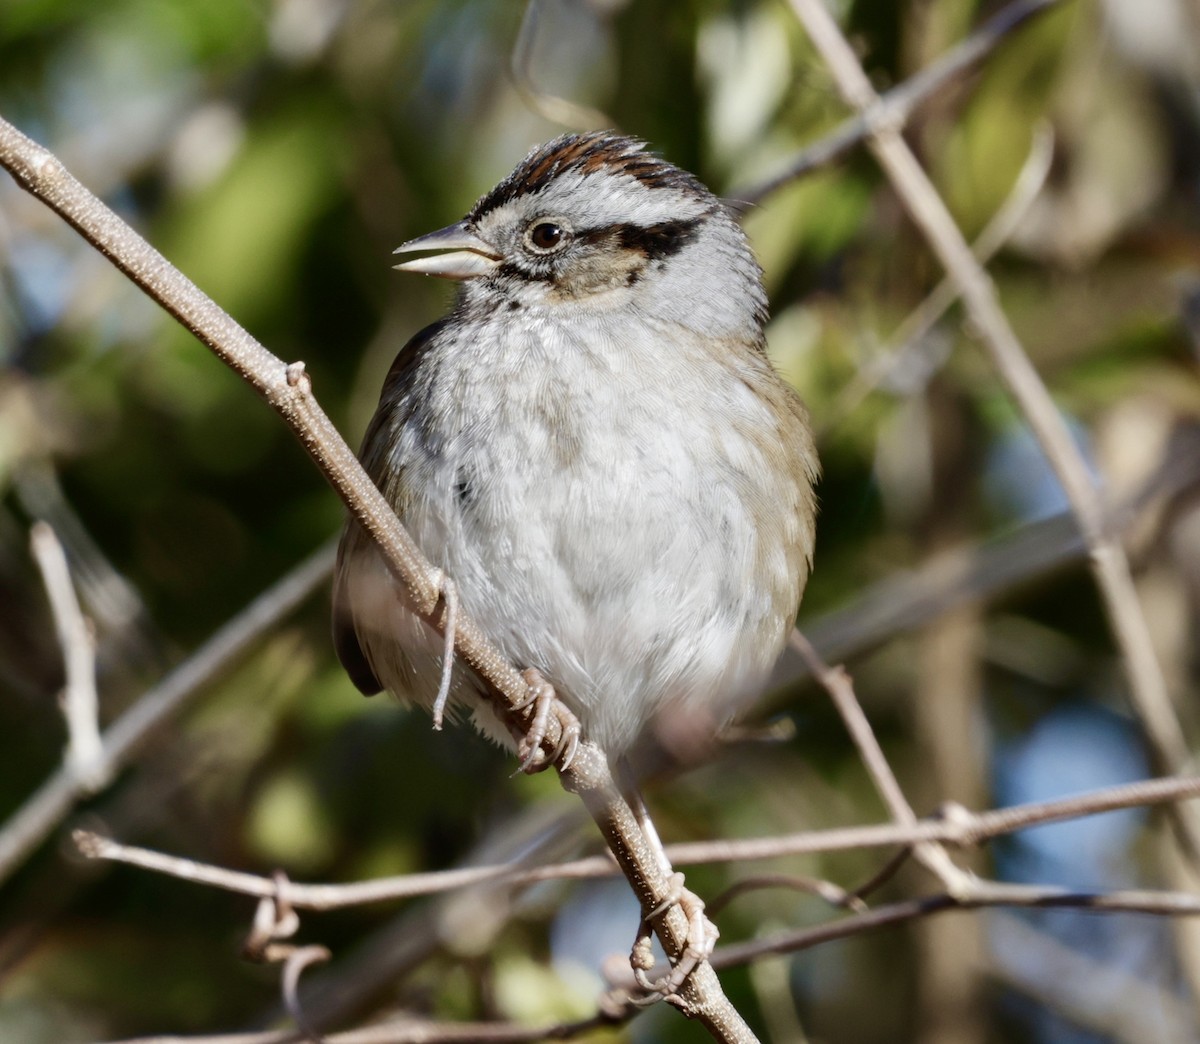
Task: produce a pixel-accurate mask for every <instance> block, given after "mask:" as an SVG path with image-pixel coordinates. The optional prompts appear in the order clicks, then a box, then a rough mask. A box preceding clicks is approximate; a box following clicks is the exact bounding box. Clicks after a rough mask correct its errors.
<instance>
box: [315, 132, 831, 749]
mask: <svg viewBox="0 0 1200 1044" xmlns="http://www.w3.org/2000/svg"><path fill="white" fill-rule="evenodd" d="M396 252H397V253H403V254H410V253H419V254H421V255H422V256H419V257H416V258H414V259H412V260H408V261H406V262H404V263H402V264H399V265H397V266H396V268H397V269H399V270H401V271H404V272H411V273H419V274H425V275H429V276H436V277H440V278H443V279H449V280H454V281H456V282H457V284H458V291H457V296H456V300H455V303H454V305H453V308H452V309H451V311H450V312H449V313H448V314H447V315H446V316H445V317H444V318H442V319H440V320H438V321H437V322H434V323H433V324H432V325H430V326H428V327H427V328H425V329H424V330H422V331H421V332H419V333H417V334H416V336H414V337H413V338H412V339H411V340H410V341H409V342H408V344H406V345H405V347H404V348H403V349H402V350H401V351H400V353H399V354H398V355H397V357H396V360H395V362H394V364H393V365H392V367H391V370H390V371H389V373H388V375H387V377H386V380H385V381H384V384H383V389H382V392H381V396H380V400H379V405H378V408H377V410H376V412H375V414H374V416H373V418H372V419H371V421H370V423H369V426H368V428H367V431H366V435H365V437H364V440H363V444H362V449H361V452H360V459H361V461H362V463H363V465H364V466H365V468H366V471H367V473H368V474H369V475H370V477H371V479H372V480H373V481H374V482H375V484H376V485H377V486H378V488H379V489H380V491H381V492H382V493H383V495H384V497H385V498H386V499H387V500H388V502H389V503H390V504H391V506H392V507H393V508H394V510H395V512H396V514H397V516H398V517H399V519H400V521H401V522H402V523H403V524H404V525H405V527H406V528H407V529H408V531H409V532H410V533H411V535H412V537H413V538H414V540H415V541H416V543H417V545H418V546H419V547H420V549H421V550H422V551H423V552H424V554H425V555H426V557H427V558H428V559H429V560H430V562H431V563H433V564H434V565H435V566H436V567H437V568H438V569H440V570H441V571H442V575H443V576H445V577H448V578H451V579H452V581H453V589H454V592H455V597H456V600H457V605H458V609H459V611H461V612H464V613H467V614H469V615H470V617H471V618H472V619H473V620H474V622H475V623H476V625H477V626H478V627H479V629H480V630H481V631H482V632H483V634H484V635H485V636H486V637H488V638H489V639H490V640H491V641H492V642H493V643H494V644H495V645H496V646H497V647H498V648H499V649H500V651H501V652H502V653H503V654H504V655H505V656H507V657H508V658H509V659H510V660H511V661H512V662H513V663H514V664H516V665H517V666H518V667H519V668H521V669H522V670H526V671H527V672H529V673H528V674H527V678H528V679H530V680H531V681H536V682H538V683H540V684H543V685H544V687H545V691H546V692H548V693H549V694H550V695H551V696H554V697H555V698H557V699H558V700H561V701H562V703H563V704H564V705H565V706H566V708H568V709H569V711H570V712H571V713H572V714H573V715H574V717H575V719H577V721H578V726H579V731H580V733H581V735H582V737H583V738H584V739H585V740H587V741H589V742H593V743H595V744H597V745H598V746H599V747H600V748H601V749H602V750H603V751H604V752H605V754H606V756H607V757H608V759H609V760H610V762H615V761H618V760H620V759H623V758H625V757H626V756H627V755H628V754H629V753H630V751H631V750H632V749H633V748H634V747H635V745H636V744H638V743H639V742H640V741H641V740H643V739H644V738H646V736H647V734H648V733H651V732H652V731H653V730H654V729H655V728H656V727H657V725H658V723H660V722H662V721H663V720H664V716H666V715H681V716H684V717H685V718H686V719H687V720H690V721H693V722H699V723H701V724H702V726H703V727H704V728H708V727H709V725H710V724H711V727H712V729H713V731H714V732H715V730H716V728H717V727H719V726H720V725H722V724H723V723H725V722H727V721H728V720H730V719H731V718H732V717H733V716H734V715H735V714H736V713H738V712H739V711H741V710H742V709H744V708H745V707H746V706H747V704H748V703H749V702H750V701H751V700H753V698H754V697H755V696H756V695H757V694H758V693H759V692H760V691H761V689H762V688H763V686H764V684H765V682H766V679H767V677H768V674H769V672H770V670H771V668H772V666H773V664H774V662H775V660H776V659H777V657H778V656H779V654H780V652H781V650H782V648H783V645H784V643H785V641H786V638H787V635H788V633H789V631H790V629H791V627H792V626H793V622H794V619H795V616H796V612H797V608H798V605H799V602H800V598H801V594H802V592H803V589H804V586H805V583H806V580H807V578H808V575H809V572H810V570H811V567H812V558H813V545H814V540H815V519H816V509H817V502H816V493H815V486H816V483H817V480H818V476H819V464H818V460H817V454H816V449H815V446H814V442H813V437H812V434H811V430H810V427H809V422H808V415H807V411H806V409H805V407H804V405H803V404H802V402H801V399H800V397H799V396H798V394H797V393H796V392H795V391H794V390H793V388H792V387H791V386H790V385H789V384H788V383H786V382H785V381H784V380H783V379H782V377H781V376H780V375H779V374H778V373H777V372H776V370H775V369H774V367H773V366H772V364H771V362H770V360H769V359H768V356H767V352H766V341H765V335H764V327H765V324H766V321H767V317H768V310H767V296H766V292H765V290H764V287H763V279H762V271H761V269H760V267H759V264H758V262H757V261H756V259H755V256H754V253H753V251H752V249H751V247H750V244H749V242H748V240H747V237H746V235H745V233H744V231H743V230H742V228H741V226H740V225H739V223H738V221H737V220H736V216H735V214H734V212H733V211H732V209H731V208H730V207H729V206H728V205H727V204H726V203H724V202H723V201H722V200H720V199H719V198H718V197H717V196H715V195H714V194H713V193H712V192H710V191H709V189H708V188H706V187H705V186H704V185H703V184H702V183H701V181H700V180H699V179H698V178H697V177H695V176H694V175H693V174H691V173H689V172H687V171H686V170H684V169H682V168H680V167H678V166H675V165H673V164H671V163H670V162H668V161H666V160H664V159H662V158H660V157H659V156H658V155H656V154H654V153H653V152H651V151H649V150H648V146H647V145H646V143H645V142H643V141H641V140H639V139H637V138H633V137H628V136H624V135H622V134H618V133H615V132H612V131H597V132H591V133H584V134H566V135H563V136H560V137H557V138H555V139H554V140H552V141H549V142H547V143H545V144H543V145H540V146H537V147H535V148H534V149H532V151H530V152H529V154H528V155H527V156H526V157H525V158H524V159H523V160H522V161H521V162H520V163H519V164H518V165H517V166H516V168H515V169H514V170H513V171H512V172H511V173H510V174H509V175H508V176H507V177H505V178H504V179H503V180H502V181H500V182H499V184H497V185H496V187H495V188H493V189H492V190H491V191H489V192H487V193H486V194H485V195H484V196H482V197H481V198H480V199H479V200H478V202H476V204H475V205H474V207H472V208H471V210H470V212H469V213H468V214H467V215H466V217H464V218H463V219H462V220H461V221H459V222H457V223H455V224H453V225H450V226H449V227H447V228H443V229H441V230H440V231H437V232H432V233H430V234H428V235H424V236H420V237H419V238H416V239H413V240H411V241H409V242H407V243H405V244H403V245H402V246H401V247H399V248H398V250H397V251H396ZM333 632H334V644H335V648H336V651H337V654H338V657H339V659H340V660H341V663H342V664H343V666H344V667H345V669H346V671H347V673H348V674H349V676H350V678H351V680H352V681H353V682H354V684H355V685H356V686H357V687H358V688H359V689H360V690H361V691H362V692H364V693H366V694H368V695H370V694H373V693H376V692H379V691H382V690H388V691H390V692H391V693H393V694H395V695H396V696H397V697H399V698H400V699H402V700H404V701H407V702H409V703H411V704H416V705H419V706H423V707H425V708H427V709H431V710H433V711H434V714H435V721H436V722H437V723H438V724H439V725H440V718H441V713H442V710H443V707H444V708H445V711H446V714H447V715H448V716H449V717H450V718H452V719H455V718H463V717H469V718H470V719H471V720H472V722H473V724H474V725H475V726H476V727H477V728H478V730H479V731H480V732H482V733H483V734H484V735H485V736H489V737H491V738H493V739H496V740H498V741H500V742H502V743H505V744H508V745H509V746H510V747H517V748H518V749H520V744H521V742H522V740H523V739H524V740H525V741H526V743H525V745H526V748H528V746H529V743H528V740H529V737H528V736H526V737H521V736H514V735H512V734H510V730H509V728H508V726H506V725H505V724H504V722H503V721H502V720H501V719H500V717H499V716H498V715H497V714H496V713H495V712H494V711H493V710H492V706H491V704H490V703H489V702H488V699H487V698H486V697H485V696H484V688H483V685H482V683H481V682H480V681H478V680H477V679H476V678H475V677H474V676H473V675H472V674H471V672H470V670H469V669H468V668H465V667H461V666H454V667H453V668H452V673H446V672H448V671H450V669H451V668H450V665H449V664H448V662H447V660H446V657H447V655H448V652H447V650H446V648H445V643H444V641H443V638H442V636H440V635H438V634H437V633H436V632H435V631H434V630H433V629H432V627H430V626H429V625H428V624H427V623H425V622H424V621H422V620H421V619H419V618H418V617H417V616H416V615H414V613H413V611H412V609H411V606H410V605H408V604H407V603H406V601H405V597H404V594H403V592H402V589H401V587H400V585H399V583H398V582H397V581H395V580H394V579H393V578H392V576H391V574H390V573H389V572H388V569H387V567H386V566H385V564H384V562H383V559H382V557H381V556H380V555H379V553H378V552H377V551H376V550H375V547H374V545H373V543H372V541H371V538H370V537H369V536H368V535H367V534H366V532H365V531H364V530H363V529H362V527H361V526H360V525H359V524H358V523H357V522H356V521H354V520H353V519H352V520H350V521H349V522H348V523H347V525H346V528H345V530H344V532H343V535H342V538H341V542H340V545H339V548H338V556H337V566H336V573H335V581H334V590H333ZM443 677H447V678H449V686H448V688H447V687H446V686H445V685H443V684H442V679H443ZM534 753H536V752H533V751H530V750H528V749H527V750H526V755H525V758H524V759H523V761H522V765H523V767H527V768H528V767H530V761H531V759H532V758H533V754H534ZM533 767H538V766H536V765H534V766H533Z"/></svg>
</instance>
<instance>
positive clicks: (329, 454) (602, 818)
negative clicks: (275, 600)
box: [0, 119, 755, 1042]
mask: <svg viewBox="0 0 1200 1044" xmlns="http://www.w3.org/2000/svg"><path fill="white" fill-rule="evenodd" d="M0 166H3V167H5V168H6V169H7V170H8V171H9V173H10V174H12V176H13V177H14V178H15V179H16V181H17V183H18V184H19V185H20V186H21V187H22V188H24V189H25V190H26V191H27V192H29V193H30V194H31V195H33V196H35V197H37V198H38V199H40V200H41V201H42V202H43V203H45V204H46V205H47V206H49V207H50V208H51V209H52V210H54V211H55V212H56V213H57V214H59V215H60V216H61V217H62V218H63V219H64V220H65V221H67V222H68V223H69V224H70V225H71V226H72V227H73V228H75V229H76V230H77V231H78V232H79V233H80V234H81V235H82V236H83V237H84V238H85V239H86V240H87V241H88V242H89V243H91V244H92V245H93V246H94V247H96V249H98V250H99V251H100V252H101V253H103V254H104V255H105V256H106V257H107V258H108V259H109V260H110V261H112V263H113V264H114V265H116V267H117V268H118V269H120V270H121V271H122V272H124V273H125V274H126V275H127V276H128V277H129V278H130V279H131V280H132V281H133V282H134V283H135V284H137V286H138V287H140V288H141V289H142V290H143V291H144V292H145V293H146V294H147V295H148V296H150V297H151V298H152V299H153V300H154V301H156V302H157V303H158V304H159V305H161V306H162V307H163V308H164V309H165V310H166V311H167V312H168V313H169V314H170V315H172V316H173V317H174V318H175V319H177V320H178V321H179V322H180V323H181V324H182V325H183V326H184V327H185V328H186V329H187V330H189V331H190V332H191V333H192V334H194V335H195V336H196V337H197V338H198V339H199V340H200V341H201V342H202V343H203V344H204V345H206V346H207V347H208V348H209V349H210V350H211V351H212V352H213V353H214V354H215V355H216V356H217V357H218V358H219V359H220V360H221V361H222V362H224V363H225V364H226V365H228V366H229V367H230V368H231V369H232V370H234V372H235V373H237V374H238V376H240V377H241V378H242V379H243V380H245V381H246V382H247V383H248V384H249V385H250V386H251V387H252V388H253V389H254V390H255V391H256V392H257V393H258V394H259V395H261V396H262V397H263V398H264V399H266V400H267V402H268V404H269V405H270V406H271V407H272V408H273V409H274V410H275V411H276V412H277V413H278V414H279V415H280V417H282V418H283V420H284V422H285V423H286V424H287V425H288V427H289V428H291V430H292V432H293V433H294V434H295V435H296V437H297V438H298V439H299V440H300V443H301V444H302V445H303V446H304V448H305V449H306V450H307V451H308V453H309V456H310V457H311V458H312V459H313V461H314V463H315V464H316V465H317V467H318V469H319V470H320V471H321V473H322V474H323V475H324V476H325V478H326V480H327V481H328V482H329V483H330V485H332V486H333V488H334V489H335V490H336V491H337V493H338V495H339V496H340V497H341V499H342V501H343V502H344V503H345V504H346V506H347V507H348V508H349V509H350V512H351V514H352V515H353V517H354V518H355V519H356V520H357V521H358V523H359V524H360V525H361V526H362V527H363V530H364V532H366V533H368V534H369V535H370V536H371V537H372V538H373V540H374V541H375V543H376V544H377V546H378V547H379V550H380V552H381V554H382V556H383V559H384V561H385V562H386V563H387V565H388V568H389V569H390V570H391V571H392V573H393V575H394V576H395V577H396V578H397V580H398V581H399V583H400V586H401V589H402V593H403V595H404V596H405V597H406V598H407V602H408V605H409V607H410V608H411V609H412V611H413V612H415V613H416V614H417V615H418V616H420V617H421V619H423V620H424V621H425V622H426V623H427V624H429V626H431V627H432V628H433V629H434V630H436V631H437V632H438V633H439V634H444V632H445V629H446V622H447V615H448V611H449V610H448V606H447V604H446V600H445V598H444V597H443V594H442V583H441V580H442V576H441V572H440V570H437V569H436V568H435V567H434V566H433V565H432V564H431V563H430V562H429V561H428V560H427V559H426V558H425V557H424V555H422V554H421V551H420V549H419V548H418V547H417V545H416V543H415V542H414V541H413V539H412V537H411V536H410V535H409V534H408V533H407V532H406V531H405V529H404V527H403V526H402V525H401V524H400V521H399V519H398V518H397V517H396V515H395V512H393V511H392V509H391V507H390V506H389V504H388V502H387V501H386V500H385V499H384V497H383V494H382V493H380V492H379V490H378V489H377V488H376V487H375V485H374V484H373V483H372V482H371V480H370V478H369V477H368V476H367V473H366V472H365V471H364V470H363V468H362V466H361V465H360V464H359V462H358V458H357V457H356V456H355V454H354V452H353V451H352V450H351V449H350V447H349V446H348V445H346V442H345V441H344V440H343V439H342V437H341V435H340V434H339V433H338V431H337V429H336V428H335V427H334V425H333V423H332V422H331V421H330V420H329V418H328V417H327V416H326V414H325V413H324V411H323V410H322V409H321V408H320V406H319V405H318V404H317V402H316V400H315V398H314V397H313V395H312V385H311V381H310V380H309V377H308V374H307V373H305V371H304V364H303V363H300V362H296V363H291V364H285V363H284V362H283V361H282V360H281V359H278V358H276V357H275V356H274V355H273V354H271V352H269V351H268V350H267V349H266V348H265V347H263V345H261V344H260V343H259V342H258V341H256V340H255V339H254V338H253V337H251V336H250V334H249V333H247V332H246V331H245V330H244V329H242V327H241V326H239V325H238V324H237V323H236V322H235V321H234V320H233V319H232V318H231V317H230V316H229V315H228V314H226V313H225V312H224V311H223V310H222V309H221V308H220V307H219V306H218V305H217V304H216V302H214V301H213V300H212V299H211V298H210V297H208V296H207V295H206V294H205V293H204V292H203V291H201V290H200V289H199V287H197V286H196V285H195V284H194V283H193V282H192V281H191V280H189V279H188V278H187V277H186V276H185V275H184V274H183V273H182V272H180V271H179V270H178V269H177V268H175V267H174V266H173V265H171V264H170V262H168V261H167V259H166V258H165V257H163V255H162V254H160V253H159V252H158V251H157V250H155V249H154V248H153V247H152V246H150V244H149V243H147V242H146V241H145V240H144V239H142V237H141V236H139V235H138V234H137V233H136V232H135V231H134V230H133V229H132V228H131V227H130V226H129V225H127V224H126V223H125V222H124V221H122V220H121V218H119V217H118V216H117V215H116V214H115V213H114V212H113V211H112V210H111V209H109V208H108V207H107V206H105V205H104V204H103V203H102V202H101V201H100V200H99V199H97V198H96V196H94V195H93V194H92V193H91V192H89V191H88V190H87V189H86V188H85V187H84V186H83V185H82V184H81V183H80V182H79V181H78V180H77V179H76V178H74V177H73V176H72V175H71V174H70V173H69V172H68V171H67V170H66V168H65V167H64V166H63V165H62V163H61V162H60V161H59V160H58V159H57V158H56V157H55V156H54V155H52V154H51V153H50V152H49V151H48V150H46V149H44V148H43V147H42V146H40V145H38V144H37V143H36V142H34V141H31V140H30V139H29V138H27V137H26V136H25V135H24V134H22V133H21V132H20V131H18V130H17V129H16V128H15V127H13V126H12V125H11V124H10V123H7V122H6V121H4V120H2V119H0ZM454 647H455V651H456V652H457V654H458V655H459V656H460V657H461V658H462V659H463V660H464V661H465V662H466V663H467V664H469V665H470V666H471V667H472V668H473V669H474V670H475V672H476V674H478V675H479V677H480V678H481V679H482V680H483V681H484V683H485V685H486V687H487V689H488V691H489V694H490V696H491V697H492V704H493V707H494V708H495V710H496V713H497V714H498V715H499V716H500V717H501V718H502V719H503V720H504V721H505V722H506V723H508V724H509V725H510V726H511V727H512V728H513V730H514V731H516V732H519V733H524V732H525V727H526V724H527V722H526V720H525V712H524V708H526V707H528V706H530V705H531V704H532V702H533V701H532V699H531V697H532V696H533V693H531V692H530V691H529V687H528V686H527V685H526V683H525V680H524V678H523V677H522V675H521V673H520V671H519V670H518V669H517V667H516V666H514V665H513V664H512V663H510V662H509V661H508V660H507V659H506V658H505V657H504V656H503V655H502V654H501V652H500V650H499V649H498V648H497V647H496V646H495V645H494V644H493V643H491V642H490V641H489V640H488V639H487V637H486V636H485V635H484V634H483V632H482V631H481V630H480V629H479V627H478V625H477V624H476V623H475V621H474V620H472V619H471V618H470V617H469V616H468V615H467V614H466V613H462V612H460V613H459V614H458V617H457V619H456V621H455V627H454ZM563 746H564V745H563V727H562V723H561V722H560V721H559V720H558V717H557V716H556V715H551V716H550V720H549V722H548V727H547V728H546V730H545V734H544V736H543V739H542V750H543V751H544V753H545V756H546V762H547V763H550V762H552V761H553V760H554V758H555V757H556V754H557V752H558V751H559V750H560V748H562V747H563ZM559 774H560V778H561V780H562V784H563V786H564V787H565V788H566V789H567V790H569V791H571V792H572V793H575V794H578V795H579V797H580V798H581V799H582V801H583V803H584V805H585V807H586V808H587V810H588V812H589V814H590V815H591V816H592V819H593V820H594V821H595V822H596V824H597V826H598V827H599V828H600V832H601V834H602V835H603V837H604V839H605V843H606V844H607V845H608V846H609V849H610V851H612V853H613V855H614V857H615V858H616V860H617V862H618V864H619V865H620V866H621V869H622V872H623V873H624V874H625V877H626V879H627V880H628V882H629V884H630V887H631V888H632V889H633V892H634V894H635V895H636V896H637V899H638V903H639V905H640V906H641V908H642V910H643V912H644V913H645V914H646V915H647V916H650V919H651V922H652V924H653V926H654V930H655V932H656V933H657V934H658V936H659V939H660V940H661V942H662V944H663V949H664V950H665V951H666V953H667V956H668V957H669V958H670V960H671V962H672V964H677V963H678V962H679V961H680V959H681V958H682V957H683V956H684V954H685V953H686V952H687V951H688V939H689V925H688V919H687V917H686V916H685V914H684V913H683V911H682V910H681V909H680V908H679V905H678V904H677V902H676V901H675V898H676V888H675V886H674V884H673V882H672V881H671V879H670V878H669V877H668V875H667V874H666V873H665V871H664V869H663V868H662V867H661V866H660V865H659V861H658V859H657V858H656V854H655V850H654V848H653V847H652V845H651V844H650V842H649V841H648V839H647V837H646V835H645V833H644V832H643V830H642V828H641V825H640V823H639V822H638V818H637V816H636V814H635V813H634V811H633V810H632V809H631V808H630V807H629V805H628V803H627V802H626V801H625V799H624V798H623V797H622V796H621V794H620V791H619V790H618V788H617V786H616V784H615V783H614V781H613V779H612V775H611V773H610V771H609V768H608V760H607V758H606V757H605V755H604V752H603V751H601V750H600V749H599V747H597V746H596V745H595V744H594V743H590V742H584V743H581V744H580V745H579V748H578V751H577V753H576V754H575V757H574V759H573V760H572V761H571V764H570V767H569V768H566V769H562V768H560V770H559ZM651 915H652V916H651ZM677 1006H678V1007H680V1009H681V1010H682V1011H683V1012H684V1013H685V1014H686V1015H688V1016H689V1017H692V1018H695V1019H697V1020H698V1021H699V1022H701V1023H702V1024H703V1025H704V1026H705V1027H706V1028H707V1029H708V1030H709V1032H710V1033H711V1034H712V1035H713V1036H714V1037H715V1038H716V1039H718V1040H723V1041H736V1042H746V1041H753V1040H754V1039H755V1038H754V1035H753V1033H752V1032H751V1031H750V1029H749V1027H748V1026H747V1025H746V1023H745V1021H744V1020H743V1019H742V1018H741V1016H740V1015H739V1014H738V1012H737V1011H736V1009H735V1008H734V1007H733V1006H732V1005H731V1004H730V1003H729V1000H728V998H726V997H725V995H724V993H723V992H722V990H721V987H720V984H719V983H718V981H717V978H716V974H715V973H714V972H713V970H712V968H711V966H710V965H708V964H707V963H704V962H701V964H700V965H699V967H697V968H696V970H695V972H694V973H693V974H691V975H689V976H688V978H687V980H686V981H685V982H684V983H683V985H682V986H681V988H680V991H679V997H678V1001H677Z"/></svg>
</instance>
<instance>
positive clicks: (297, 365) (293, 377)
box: [284, 359, 312, 394]
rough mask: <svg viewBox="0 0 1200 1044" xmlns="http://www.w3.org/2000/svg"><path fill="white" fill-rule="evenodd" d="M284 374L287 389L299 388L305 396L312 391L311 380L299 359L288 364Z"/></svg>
mask: <svg viewBox="0 0 1200 1044" xmlns="http://www.w3.org/2000/svg"><path fill="white" fill-rule="evenodd" d="M284 373H285V375H286V377H287V382H288V387H289V388H299V389H300V390H301V392H303V393H305V394H308V393H309V392H311V391H312V378H311V377H309V375H308V372H307V371H306V370H305V368H304V363H303V362H301V361H300V360H299V359H297V360H296V361H295V362H291V363H288V364H287V369H286V370H285V371H284Z"/></svg>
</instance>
